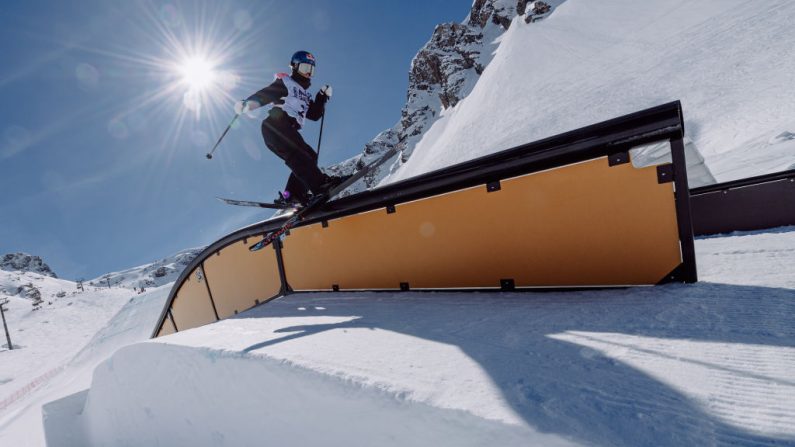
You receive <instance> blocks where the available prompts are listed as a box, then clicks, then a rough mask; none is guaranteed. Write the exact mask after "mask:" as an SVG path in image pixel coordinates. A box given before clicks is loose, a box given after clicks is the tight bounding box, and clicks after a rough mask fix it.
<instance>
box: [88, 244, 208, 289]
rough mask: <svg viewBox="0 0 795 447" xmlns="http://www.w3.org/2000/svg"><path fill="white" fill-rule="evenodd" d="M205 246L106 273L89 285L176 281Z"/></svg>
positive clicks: (152, 284)
mask: <svg viewBox="0 0 795 447" xmlns="http://www.w3.org/2000/svg"><path fill="white" fill-rule="evenodd" d="M203 249H204V248H203V247H202V248H189V249H187V250H182V251H180V252H178V253H176V254H174V255H171V256H169V257H166V258H163V259H160V260H158V261H155V262H152V263H150V264H144V265H139V266H137V267H133V268H129V269H126V270H122V271H119V272H112V273H106V274H104V275H102V276H99V277H97V278H94V279H92V280H90V281H89V282H88V284H89V285H97V286H114V287H126V288H128V289H132V288H142V287H143V288H150V287H159V286H162V285H164V284H168V283H170V282H172V281H175V280H176V279H177V277H178V276H179V274H180V273H182V270H183V269H184V268H185V266H187V265H188V264H190V262H191V261H192V260H193V258H195V257H196V255H198V254H199V253H200V252H201V251H202V250H203Z"/></svg>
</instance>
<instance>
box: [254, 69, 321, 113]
mask: <svg viewBox="0 0 795 447" xmlns="http://www.w3.org/2000/svg"><path fill="white" fill-rule="evenodd" d="M290 78H292V80H293V81H295V82H297V83H298V85H300V86H301V87H303V88H304V89H309V86H310V85H311V81H310V80H309V79H307V78H305V77H303V76H301V75H299V74H298V73H296V72H295V71H293V74H292V75H290ZM287 95H288V92H287V87H286V86H285V85H284V81H282V80H281V79H278V78H277V79H276V80H275V81H273V82H272V83H271V84H270V85H269V86H267V87H265V88H263V89H262V90H260V91H258V92H257V93H254V94H253V95H251V96H249V97H248V98H246V101H249V100H254V101H257V102H258V103H259V104H260V106H265V105H267V104H271V103H273V104H284V101H283V100H282V98H284V97H285V96H287ZM326 101H328V97H327V96H326V95H324V94H323V93H320V92H317V94H316V95H315V100H314V101H311V100H310V101H309V110H307V113H306V118H307V119H310V120H312V121H317V120H319V119H320V118H321V117H322V116H323V114H324V113H325V112H326ZM268 118H269V119H272V120H277V121H282V120H289V122H288V123H289V124H290V125H291V126H292V127H297V126H298V123H296V121H295V120H294V119H293V118H291V117H290V116H289V115H287V114H286V113H284V112H283V111H282V110H281V109H280V108H278V107H274V108H272V109H271V111H270V113H269V114H268Z"/></svg>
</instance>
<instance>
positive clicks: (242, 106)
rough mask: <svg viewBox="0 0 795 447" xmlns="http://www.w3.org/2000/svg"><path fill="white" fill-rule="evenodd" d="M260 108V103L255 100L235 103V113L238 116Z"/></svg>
mask: <svg viewBox="0 0 795 447" xmlns="http://www.w3.org/2000/svg"><path fill="white" fill-rule="evenodd" d="M258 107H259V103H258V102H257V101H254V100H245V99H244V100H242V101H238V102H236V103H235V113H237V114H238V115H242V114H244V113H246V112H250V111H252V110H254V109H256V108H258Z"/></svg>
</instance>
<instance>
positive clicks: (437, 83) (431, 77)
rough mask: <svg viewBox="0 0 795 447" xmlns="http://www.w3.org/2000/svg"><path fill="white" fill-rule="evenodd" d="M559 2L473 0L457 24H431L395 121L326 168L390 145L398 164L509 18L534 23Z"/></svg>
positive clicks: (348, 168) (453, 100) (463, 88)
mask: <svg viewBox="0 0 795 447" xmlns="http://www.w3.org/2000/svg"><path fill="white" fill-rule="evenodd" d="M563 1H565V0H550V1H547V2H543V1H536V2H528V1H527V0H475V2H474V3H473V5H472V8H471V9H470V11H469V14H468V15H467V19H466V20H464V21H463V22H462V23H443V24H440V25H438V26H436V29H434V31H433V34H432V35H431V39H430V40H429V41H428V43H426V44H425V46H423V47H422V48H421V49H420V50H419V52H418V53H417V55H416V56H415V57H414V59H413V60H412V61H411V67H410V70H409V86H408V90H407V93H406V104H405V105H404V106H403V109H402V110H401V119H400V121H398V122H397V123H396V124H395V125H394V126H392V128H390V129H387V130H384V131H383V132H381V133H379V134H378V135H377V136H376V137H375V138H374V139H373V140H372V141H371V142H369V143H368V144H367V145H365V148H364V151H363V152H362V154H361V155H358V156H355V157H353V158H351V159H349V160H346V161H344V162H342V163H340V164H338V165H336V166H332V167H330V168H327V170H328V171H330V172H332V173H335V174H339V173H350V172H352V171H353V170H354V169H356V168H358V167H361V166H364V165H365V164H367V163H369V162H371V161H372V160H375V159H376V158H378V157H379V156H380V155H381V154H383V153H384V152H386V151H388V150H389V149H390V148H392V147H397V148H398V149H399V150H400V152H401V157H400V163H403V162H405V161H406V160H408V158H409V157H410V156H411V154H412V152H413V150H414V147H415V146H416V144H417V143H418V142H419V141H420V140H421V139H422V137H423V135H424V133H425V132H426V131H427V130H428V128H429V127H430V126H431V125H432V124H433V123H434V122H435V121H436V120H437V119H438V118H439V116H440V114H441V112H442V111H444V110H446V109H449V108H453V107H455V106H456V105H457V104H458V103H459V101H461V99H463V98H465V97H466V96H467V95H468V94H469V92H470V91H472V88H473V87H474V86H475V84H476V83H477V79H478V78H479V77H480V75H481V74H482V73H483V71H484V70H485V67H486V66H487V65H488V64H489V62H490V61H491V59H492V57H493V56H494V51H495V50H496V48H497V46H498V44H499V43H498V38H499V37H500V36H501V35H502V34H503V33H504V32H505V31H506V30H508V29H509V28H510V26H511V23H512V21H513V19H514V17H517V16H521V17H522V18H523V20H524V22H525V23H527V24H533V23H536V22H538V21H540V20H542V19H544V18H545V17H547V16H549V15H550V14H551V13H552V11H554V9H555V7H557V5H559V4H561V3H563ZM400 163H399V164H400ZM399 164H398V165H399ZM394 167H395V166H393V168H394ZM388 170H389V169H386V170H385V169H384V168H381V169H379V170H377V171H376V172H374V173H373V175H369V176H368V177H367V179H366V181H365V182H362V183H360V184H358V185H356V187H354V188H351V189H350V190H349V191H348V193H349V194H350V193H353V192H357V191H361V190H363V189H366V188H369V187H373V186H374V185H376V184H377V183H378V181H380V180H381V179H382V178H384V176H385V175H386V174H387V172H386V171H388Z"/></svg>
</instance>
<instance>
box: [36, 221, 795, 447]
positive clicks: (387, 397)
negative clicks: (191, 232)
mask: <svg viewBox="0 0 795 447" xmlns="http://www.w3.org/2000/svg"><path fill="white" fill-rule="evenodd" d="M696 249H697V256H698V262H699V265H700V266H702V280H704V281H703V282H701V283H698V284H693V285H669V286H661V287H653V288H634V289H626V290H605V291H589V292H568V293H412V292H409V293H359V294H356V293H335V294H297V295H291V296H288V297H286V298H283V299H279V300H277V301H273V302H270V303H268V304H267V305H263V306H260V307H258V308H255V309H252V310H250V311H248V312H245V313H242V314H240V315H238V316H237V317H235V318H231V319H227V320H223V321H220V322H218V323H214V324H211V325H208V326H204V327H200V328H196V329H192V330H189V331H184V332H180V333H178V334H174V335H171V336H168V337H162V338H159V339H157V340H154V341H150V342H147V343H143V344H138V345H133V346H130V347H127V348H125V349H122V350H120V351H118V352H117V353H116V354H114V355H113V356H112V357H111V358H110V359H109V360H108V361H107V362H104V363H103V364H101V365H100V366H99V367H98V368H97V370H96V372H95V375H94V378H93V382H92V386H91V389H90V390H89V391H88V393H84V394H77V395H74V396H72V397H70V398H69V399H66V400H63V401H58V402H54V403H53V404H51V405H50V406H48V407H47V429H48V439H73V440H76V441H75V443H74V444H68V443H64V444H53V445H119V444H121V445H124V444H128V445H157V444H160V445H220V446H224V445H230V446H231V445H262V444H263V443H265V442H270V441H273V443H274V444H280V445H316V444H321V443H322V444H323V445H565V444H578V445H626V446H635V445H660V446H679V445H726V444H730V445H749V446H750V445H777V444H778V445H780V444H787V443H793V442H795V428H794V427H795V381H793V380H792V374H791V371H793V370H795V291H794V290H793V287H794V286H795V283H794V282H793V279H792V278H795V264H793V263H792V262H791V259H792V253H793V252H795V228H783V229H780V230H777V231H772V232H760V233H745V234H736V235H730V236H725V237H719V238H708V239H702V240H698V241H697V243H696ZM75 427H78V428H79V430H77V431H75V430H74V428H75ZM70 436H71V438H69V437H70Z"/></svg>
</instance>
